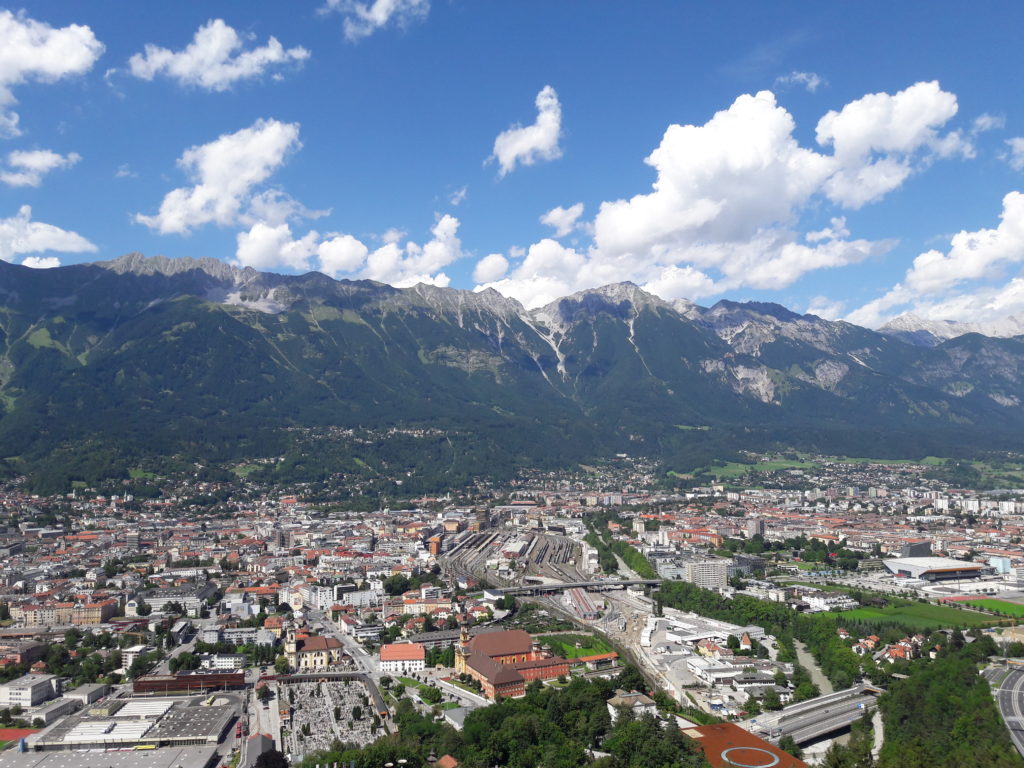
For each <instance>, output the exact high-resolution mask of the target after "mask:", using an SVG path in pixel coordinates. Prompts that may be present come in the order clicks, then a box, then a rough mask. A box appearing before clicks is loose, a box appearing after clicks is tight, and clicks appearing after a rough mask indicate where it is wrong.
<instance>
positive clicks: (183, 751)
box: [0, 747, 217, 768]
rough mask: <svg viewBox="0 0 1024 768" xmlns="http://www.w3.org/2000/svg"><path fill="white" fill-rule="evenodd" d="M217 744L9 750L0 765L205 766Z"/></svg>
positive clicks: (90, 767)
mask: <svg viewBox="0 0 1024 768" xmlns="http://www.w3.org/2000/svg"><path fill="white" fill-rule="evenodd" d="M216 754H217V750H216V748H215V747H164V748H162V749H147V750H137V751H130V752H63V751H62V752H26V753H24V754H21V753H19V752H18V750H17V749H6V750H4V751H3V752H2V753H0V768H96V766H100V765H101V766H103V767H104V768H107V767H108V766H109V768H177V767H178V766H179V765H183V766H186V767H187V768H206V766H208V765H211V764H213V763H214V762H215V757H216Z"/></svg>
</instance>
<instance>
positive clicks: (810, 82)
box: [775, 71, 828, 93]
mask: <svg viewBox="0 0 1024 768" xmlns="http://www.w3.org/2000/svg"><path fill="white" fill-rule="evenodd" d="M775 85H776V87H779V86H782V87H785V86H789V85H799V86H802V87H804V88H806V89H807V90H808V91H810V92H811V93H814V92H815V91H817V90H818V89H819V88H820V87H821V86H823V85H828V81H827V80H826V79H825V78H824V77H822V76H821V75H819V74H817V73H816V72H796V71H794V72H790V73H789V74H788V75H782V76H781V77H777V78H775Z"/></svg>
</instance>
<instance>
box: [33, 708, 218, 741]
mask: <svg viewBox="0 0 1024 768" xmlns="http://www.w3.org/2000/svg"><path fill="white" fill-rule="evenodd" d="M237 711H238V702H237V701H235V697H230V698H229V697H228V696H221V697H218V698H217V699H214V700H213V701H212V702H209V700H208V699H207V700H205V701H204V700H203V699H202V698H199V697H197V698H194V699H181V698H176V699H165V698H153V699H131V700H127V701H124V700H117V699H115V700H110V701H105V702H101V703H100V704H98V705H96V706H92V707H89V708H87V709H85V710H83V711H82V712H80V713H78V714H75V715H72V716H70V717H66V718H64V719H63V720H61V721H59V722H58V723H56V724H54V725H52V726H50V727H49V728H46V729H44V730H42V731H40V732H39V733H38V734H36V735H35V736H33V737H32V738H30V739H29V748H30V749H32V750H35V751H42V752H47V751H55V750H96V749H99V750H109V749H132V748H140V747H141V748H146V747H148V748H155V747H189V746H213V747H215V746H216V745H217V743H218V742H219V741H220V740H221V739H222V738H224V735H225V734H226V733H227V731H228V726H229V725H230V724H231V722H232V721H233V720H234V719H235V715H236V712H237Z"/></svg>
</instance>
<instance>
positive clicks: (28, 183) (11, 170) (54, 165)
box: [0, 149, 82, 187]
mask: <svg viewBox="0 0 1024 768" xmlns="http://www.w3.org/2000/svg"><path fill="white" fill-rule="evenodd" d="M81 159H82V157H81V156H80V155H78V154H76V153H74V152H70V153H68V154H66V155H62V154H60V153H58V152H54V151H52V150H49V149H33V150H15V151H14V152H11V153H10V154H8V155H7V168H0V181H2V182H3V183H4V184H7V185H8V186H11V187H38V186H39V185H40V184H41V183H42V181H43V176H45V175H46V174H48V173H49V172H50V171H55V170H57V169H58V168H70V167H71V166H73V165H74V164H75V163H77V162H78V161H79V160H81Z"/></svg>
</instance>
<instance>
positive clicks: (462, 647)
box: [455, 622, 470, 675]
mask: <svg viewBox="0 0 1024 768" xmlns="http://www.w3.org/2000/svg"><path fill="white" fill-rule="evenodd" d="M469 641H470V637H469V624H467V623H466V622H462V628H461V630H460V632H459V644H458V645H457V646H456V647H455V674H457V675H461V674H464V673H465V672H467V671H468V669H469V667H468V665H467V662H468V661H469Z"/></svg>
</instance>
